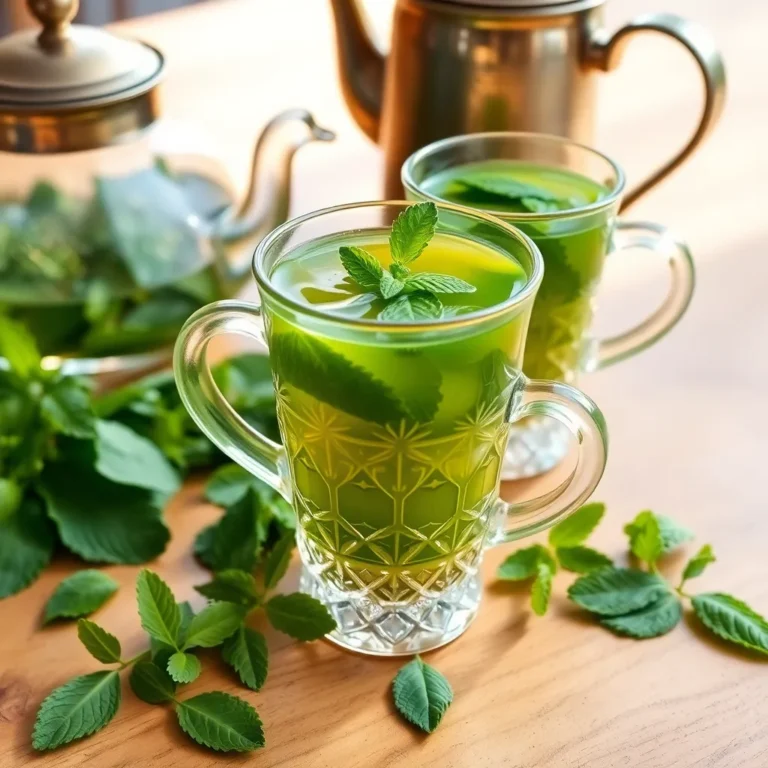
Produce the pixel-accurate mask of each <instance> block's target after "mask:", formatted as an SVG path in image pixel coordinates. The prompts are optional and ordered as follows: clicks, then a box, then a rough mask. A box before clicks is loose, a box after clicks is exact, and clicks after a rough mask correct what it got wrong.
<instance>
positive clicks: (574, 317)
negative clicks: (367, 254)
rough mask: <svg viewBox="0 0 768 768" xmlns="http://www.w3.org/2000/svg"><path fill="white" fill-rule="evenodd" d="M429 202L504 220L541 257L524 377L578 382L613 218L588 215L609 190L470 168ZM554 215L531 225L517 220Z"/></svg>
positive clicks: (530, 167)
mask: <svg viewBox="0 0 768 768" xmlns="http://www.w3.org/2000/svg"><path fill="white" fill-rule="evenodd" d="M422 189H423V190H424V192H425V193H427V194H429V195H430V196H433V197H436V198H440V199H443V200H447V201H449V202H453V203H457V204H459V205H465V206H468V207H472V208H479V209H482V210H485V211H489V212H493V213H494V214H496V215H498V216H499V217H500V218H502V219H503V218H505V214H508V215H509V217H510V222H511V223H513V224H514V226H516V227H518V228H519V229H521V230H522V231H523V232H525V233H526V234H527V235H528V236H530V237H531V239H532V240H533V241H534V242H535V243H536V245H537V246H538V247H539V249H540V250H541V254H542V256H543V258H544V279H543V281H542V283H541V286H540V288H539V291H538V293H537V295H536V301H535V303H534V307H533V314H532V316H531V323H530V328H529V330H528V339H527V342H526V347H525V360H524V363H523V370H524V371H525V373H526V375H528V376H530V377H531V378H536V379H555V380H559V381H566V382H573V380H574V379H575V377H576V375H577V373H578V371H579V369H580V368H581V367H582V363H583V360H584V357H585V356H586V354H587V353H588V351H589V350H588V348H587V345H588V334H587V332H588V330H589V327H590V325H591V323H592V314H593V307H592V297H593V294H594V291H595V289H596V286H597V283H598V281H599V279H600V274H601V272H602V268H603V261H604V259H605V255H606V253H607V251H608V247H609V239H610V233H611V226H612V216H613V214H612V213H611V212H610V211H605V210H602V211H594V212H590V211H585V212H584V213H582V214H576V215H574V216H570V215H569V216H559V217H558V213H559V212H561V211H566V210H568V211H571V210H574V209H579V208H586V207H587V206H589V205H590V204H592V203H595V202H597V201H599V200H600V199H601V198H603V197H604V196H606V195H607V194H608V189H607V188H605V187H604V186H602V185H600V184H598V183H596V182H595V181H592V180H591V179H589V178H587V177H585V176H582V175H580V174H578V173H575V172H573V171H568V170H563V169H559V168H553V167H550V166H544V165H535V164H530V163H523V162H517V161H513V160H488V161H482V162H477V163H468V164H465V165H460V166H455V167H453V168H450V169H448V170H445V171H441V172H439V173H437V174H435V175H433V176H431V177H430V178H428V179H426V180H425V181H424V182H423V184H422ZM530 213H537V214H548V213H550V214H552V218H550V219H546V218H539V219H537V220H530V221H526V220H525V219H524V218H517V217H515V214H530Z"/></svg>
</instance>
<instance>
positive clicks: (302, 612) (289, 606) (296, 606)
mask: <svg viewBox="0 0 768 768" xmlns="http://www.w3.org/2000/svg"><path fill="white" fill-rule="evenodd" d="M264 608H265V609H266V612H267V618H268V619H269V621H270V623H271V624H272V626H273V627H274V628H275V629H277V630H280V632H285V634H286V635H290V636H291V637H293V638H295V639H296V640H304V641H308V640H319V639H320V638H321V637H323V636H324V635H327V634H328V633H329V632H332V631H333V630H334V629H336V621H335V620H334V618H333V616H331V614H330V613H329V612H328V609H327V608H326V607H325V606H324V605H323V604H322V603H321V602H320V601H319V600H315V598H314V597H310V596H309V595H305V594H303V593H301V592H295V593H294V594H292V595H275V597H273V598H272V599H271V600H269V601H268V602H267V603H266V605H265V606H264Z"/></svg>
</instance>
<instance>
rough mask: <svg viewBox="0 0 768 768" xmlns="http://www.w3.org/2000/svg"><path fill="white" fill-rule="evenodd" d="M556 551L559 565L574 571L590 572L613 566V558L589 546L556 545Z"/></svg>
mask: <svg viewBox="0 0 768 768" xmlns="http://www.w3.org/2000/svg"><path fill="white" fill-rule="evenodd" d="M556 552H557V559H558V561H559V562H560V565H562V566H563V568H565V570H566V571H573V572H574V573H591V572H592V571H596V570H598V569H599V568H605V567H611V566H613V560H611V558H610V557H608V555H604V554H603V553H602V552H598V551H597V550H596V549H591V548H590V547H558V548H557V550H556Z"/></svg>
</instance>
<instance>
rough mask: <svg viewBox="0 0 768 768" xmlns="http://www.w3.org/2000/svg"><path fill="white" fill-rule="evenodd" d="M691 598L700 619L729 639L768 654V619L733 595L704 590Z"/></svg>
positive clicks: (709, 627)
mask: <svg viewBox="0 0 768 768" xmlns="http://www.w3.org/2000/svg"><path fill="white" fill-rule="evenodd" d="M691 602H692V604H693V610H694V612H695V613H696V616H697V617H698V619H699V621H701V623H702V624H703V625H704V626H705V627H706V628H707V629H708V630H709V631H710V632H713V633H714V634H716V635H717V636H718V637H720V638H722V639H723V640H727V641H728V642H729V643H736V645H740V646H742V647H743V648H748V649H750V650H752V651H757V652H758V653H763V654H768V621H766V620H765V619H764V618H763V617H762V616H761V615H760V614H759V613H757V612H756V611H753V610H752V608H750V607H749V606H748V605H747V604H746V603H744V602H742V601H741V600H738V599H737V598H735V597H733V596H732V595H726V594H723V593H719V592H706V593H704V594H702V595H695V596H694V597H693V598H692V599H691Z"/></svg>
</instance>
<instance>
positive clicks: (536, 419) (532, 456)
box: [501, 416, 571, 480]
mask: <svg viewBox="0 0 768 768" xmlns="http://www.w3.org/2000/svg"><path fill="white" fill-rule="evenodd" d="M570 439H571V433H570V432H569V431H568V428H567V427H565V426H564V425H563V424H561V423H560V422H559V421H555V420H554V419H550V418H547V417H545V416H531V417H528V418H526V419H523V420H522V421H519V422H517V423H516V424H513V425H512V427H511V428H510V430H509V442H508V443H507V450H506V452H505V454H504V463H503V465H502V468H501V479H502V480H522V479H523V478H526V477H535V476H536V475H541V474H543V473H544V472H549V470H550V469H553V468H554V467H556V466H557V465H558V464H559V463H560V462H561V461H562V460H563V459H564V458H565V457H566V455H567V454H568V451H569V448H570Z"/></svg>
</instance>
